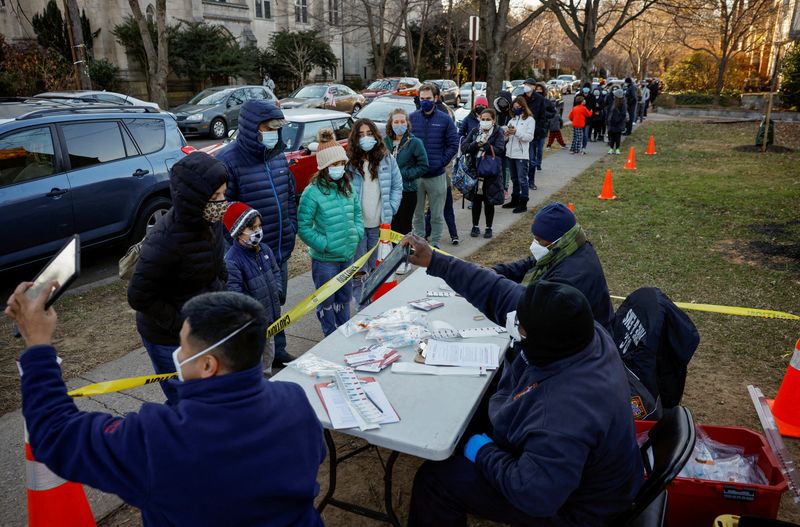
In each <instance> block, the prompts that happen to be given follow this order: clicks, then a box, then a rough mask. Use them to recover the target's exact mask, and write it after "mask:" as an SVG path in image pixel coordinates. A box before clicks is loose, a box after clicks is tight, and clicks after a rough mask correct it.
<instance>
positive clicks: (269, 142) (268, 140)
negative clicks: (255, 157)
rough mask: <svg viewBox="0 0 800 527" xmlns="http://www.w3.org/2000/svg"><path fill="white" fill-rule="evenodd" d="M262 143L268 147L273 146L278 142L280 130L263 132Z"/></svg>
mask: <svg viewBox="0 0 800 527" xmlns="http://www.w3.org/2000/svg"><path fill="white" fill-rule="evenodd" d="M261 144H262V145H264V146H266V147H267V148H272V147H273V146H275V145H277V144H278V132H274V131H271V130H270V131H268V132H261Z"/></svg>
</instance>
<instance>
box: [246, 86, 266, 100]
mask: <svg viewBox="0 0 800 527" xmlns="http://www.w3.org/2000/svg"><path fill="white" fill-rule="evenodd" d="M247 98H248V99H269V95H268V94H267V90H265V89H264V88H247Z"/></svg>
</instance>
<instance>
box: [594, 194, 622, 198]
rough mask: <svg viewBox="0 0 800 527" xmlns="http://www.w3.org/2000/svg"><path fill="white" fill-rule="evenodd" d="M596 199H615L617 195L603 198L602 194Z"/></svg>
mask: <svg viewBox="0 0 800 527" xmlns="http://www.w3.org/2000/svg"><path fill="white" fill-rule="evenodd" d="M597 197H598V198H600V199H617V195H616V194H612V195H611V196H603V195H602V194H600V195H598V196H597Z"/></svg>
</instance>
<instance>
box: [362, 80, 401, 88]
mask: <svg viewBox="0 0 800 527" xmlns="http://www.w3.org/2000/svg"><path fill="white" fill-rule="evenodd" d="M395 86H397V79H394V80H392V79H379V80H376V81H375V82H373V83H372V84H370V85H369V86H368V87H367V89H368V90H393V89H394V88H395Z"/></svg>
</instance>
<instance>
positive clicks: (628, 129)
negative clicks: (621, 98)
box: [625, 105, 636, 135]
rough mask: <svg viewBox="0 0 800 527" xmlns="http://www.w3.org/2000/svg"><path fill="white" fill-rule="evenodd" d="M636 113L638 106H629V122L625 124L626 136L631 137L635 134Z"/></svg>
mask: <svg viewBox="0 0 800 527" xmlns="http://www.w3.org/2000/svg"><path fill="white" fill-rule="evenodd" d="M635 111H636V105H633V106H628V121H627V122H626V123H625V135H631V133H632V132H633V112H635Z"/></svg>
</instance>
